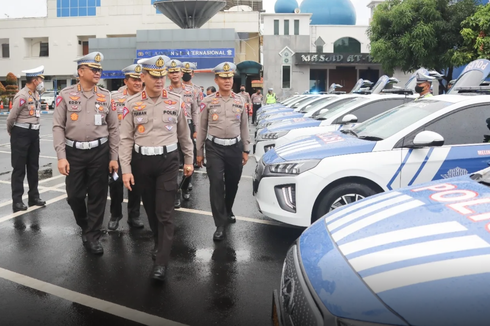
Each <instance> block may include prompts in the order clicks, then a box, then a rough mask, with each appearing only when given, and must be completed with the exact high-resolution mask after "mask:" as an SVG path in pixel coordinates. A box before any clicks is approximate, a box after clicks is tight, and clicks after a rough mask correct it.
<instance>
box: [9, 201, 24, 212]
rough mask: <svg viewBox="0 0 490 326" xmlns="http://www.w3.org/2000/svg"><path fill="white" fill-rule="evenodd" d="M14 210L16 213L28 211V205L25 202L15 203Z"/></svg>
mask: <svg viewBox="0 0 490 326" xmlns="http://www.w3.org/2000/svg"><path fill="white" fill-rule="evenodd" d="M12 210H13V211H14V213H15V212H18V211H26V210H27V206H26V205H24V203H23V202H18V203H13V204H12Z"/></svg>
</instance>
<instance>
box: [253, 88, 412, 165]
mask: <svg viewBox="0 0 490 326" xmlns="http://www.w3.org/2000/svg"><path fill="white" fill-rule="evenodd" d="M416 97H417V96H415V95H410V96H400V95H368V96H351V97H349V95H347V96H343V97H340V100H339V101H330V102H327V103H326V104H325V105H324V106H323V107H320V108H319V110H320V112H318V113H319V114H318V115H316V116H315V117H314V118H309V117H307V115H308V114H305V116H304V117H303V118H296V119H292V120H290V119H288V120H285V121H283V122H281V123H278V124H274V125H273V126H270V127H267V128H265V129H263V130H262V131H259V132H257V137H256V139H255V140H256V144H255V145H254V154H255V158H256V159H257V160H259V159H260V158H261V157H262V155H264V154H265V153H266V152H267V151H268V150H270V149H271V148H274V147H275V144H276V141H277V140H278V139H281V138H284V137H285V136H288V134H289V133H290V132H291V131H294V130H301V131H303V132H304V133H309V134H310V135H312V134H316V133H318V132H317V131H316V130H317V129H319V128H315V127H321V129H320V130H322V131H321V132H327V131H334V130H339V129H340V128H342V126H343V125H344V124H349V123H357V122H364V121H366V120H367V119H369V118H371V117H374V116H375V115H378V114H380V113H382V112H384V111H387V110H389V109H392V108H394V107H395V106H398V105H401V104H403V103H406V102H410V101H413V100H414V99H415V98H416ZM310 129H313V131H310ZM293 137H294V136H293ZM294 139H295V138H292V141H293V140H294ZM297 139H300V138H299V137H298V138H297Z"/></svg>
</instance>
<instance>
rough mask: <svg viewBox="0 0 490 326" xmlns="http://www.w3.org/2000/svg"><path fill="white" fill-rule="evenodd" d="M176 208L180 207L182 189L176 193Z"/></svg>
mask: <svg viewBox="0 0 490 326" xmlns="http://www.w3.org/2000/svg"><path fill="white" fill-rule="evenodd" d="M174 208H180V190H179V191H177V195H175V202H174Z"/></svg>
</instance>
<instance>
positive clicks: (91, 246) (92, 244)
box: [82, 238, 104, 255]
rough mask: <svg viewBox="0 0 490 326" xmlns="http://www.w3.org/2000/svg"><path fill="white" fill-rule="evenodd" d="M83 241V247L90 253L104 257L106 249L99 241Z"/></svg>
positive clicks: (84, 239)
mask: <svg viewBox="0 0 490 326" xmlns="http://www.w3.org/2000/svg"><path fill="white" fill-rule="evenodd" d="M82 239H83V246H84V247H85V249H87V251H88V252H90V253H91V254H94V255H102V254H103V253H104V248H102V245H101V244H100V242H99V241H98V240H96V241H88V240H86V238H82Z"/></svg>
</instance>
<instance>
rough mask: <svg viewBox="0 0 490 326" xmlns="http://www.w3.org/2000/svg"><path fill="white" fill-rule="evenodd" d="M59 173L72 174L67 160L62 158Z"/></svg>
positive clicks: (59, 161)
mask: <svg viewBox="0 0 490 326" xmlns="http://www.w3.org/2000/svg"><path fill="white" fill-rule="evenodd" d="M58 171H60V173H61V174H63V175H68V174H70V163H68V160H67V159H65V158H62V159H61V160H58Z"/></svg>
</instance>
